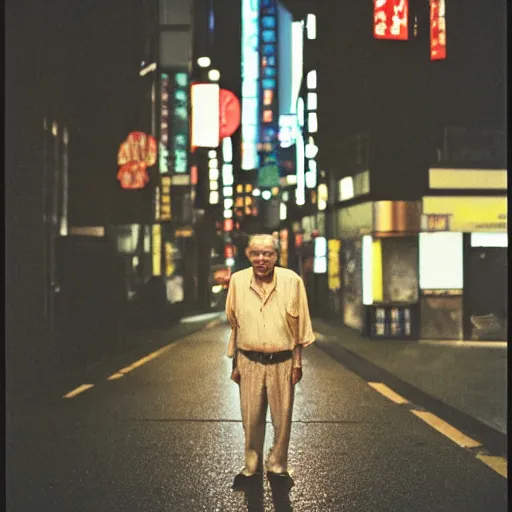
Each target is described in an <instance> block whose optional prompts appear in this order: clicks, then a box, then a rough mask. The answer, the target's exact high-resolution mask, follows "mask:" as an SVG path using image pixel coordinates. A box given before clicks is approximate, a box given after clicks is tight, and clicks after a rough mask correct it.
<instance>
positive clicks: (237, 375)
mask: <svg viewBox="0 0 512 512" xmlns="http://www.w3.org/2000/svg"><path fill="white" fill-rule="evenodd" d="M231 380H232V381H233V382H236V383H237V384H240V371H239V370H238V368H234V369H233V371H232V372H231Z"/></svg>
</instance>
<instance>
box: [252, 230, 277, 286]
mask: <svg viewBox="0 0 512 512" xmlns="http://www.w3.org/2000/svg"><path fill="white" fill-rule="evenodd" d="M245 254H246V255H247V257H248V258H249V261H250V262H251V265H252V268H253V271H254V274H255V276H256V277H260V278H261V277H266V276H268V275H269V274H271V273H272V271H273V270H274V267H275V266H276V262H277V254H276V251H275V249H274V244H273V243H272V239H271V238H267V237H265V238H263V237H262V238H254V239H253V240H252V241H251V244H250V245H249V247H247V250H246V252H245Z"/></svg>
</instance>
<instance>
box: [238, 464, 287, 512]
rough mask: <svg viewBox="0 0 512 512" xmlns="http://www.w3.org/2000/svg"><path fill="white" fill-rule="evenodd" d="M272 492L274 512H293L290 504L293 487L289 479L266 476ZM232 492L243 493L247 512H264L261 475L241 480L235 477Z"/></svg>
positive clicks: (239, 476)
mask: <svg viewBox="0 0 512 512" xmlns="http://www.w3.org/2000/svg"><path fill="white" fill-rule="evenodd" d="M267 477H268V481H269V483H270V489H271V491H272V501H273V502H274V508H275V510H276V512H293V507H292V504H291V502H290V496H289V494H290V490H291V488H292V487H293V485H294V482H293V480H292V478H291V477H287V478H283V477H275V476H271V475H267ZM233 490H235V491H243V493H244V494H245V504H246V506H247V512H264V511H265V504H264V488H263V473H258V474H257V475H255V476H254V477H251V478H243V477H241V475H237V476H236V477H235V480H234V482H233Z"/></svg>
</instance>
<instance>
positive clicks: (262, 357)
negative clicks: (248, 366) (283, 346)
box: [239, 349, 293, 364]
mask: <svg viewBox="0 0 512 512" xmlns="http://www.w3.org/2000/svg"><path fill="white" fill-rule="evenodd" d="M239 350H240V352H242V354H243V355H244V356H245V357H247V358H248V359H250V360H251V361H255V362H256V363H263V364H275V363H282V362H283V361H287V360H288V359H290V358H291V357H292V354H293V352H292V351H291V350H283V351H281V352H256V351H254V350H242V349H239Z"/></svg>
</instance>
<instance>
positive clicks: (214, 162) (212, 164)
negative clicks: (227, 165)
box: [208, 158, 219, 169]
mask: <svg viewBox="0 0 512 512" xmlns="http://www.w3.org/2000/svg"><path fill="white" fill-rule="evenodd" d="M208 167H209V168H210V169H217V168H218V167H219V161H218V160H217V159H216V158H212V159H211V160H210V161H209V162H208Z"/></svg>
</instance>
